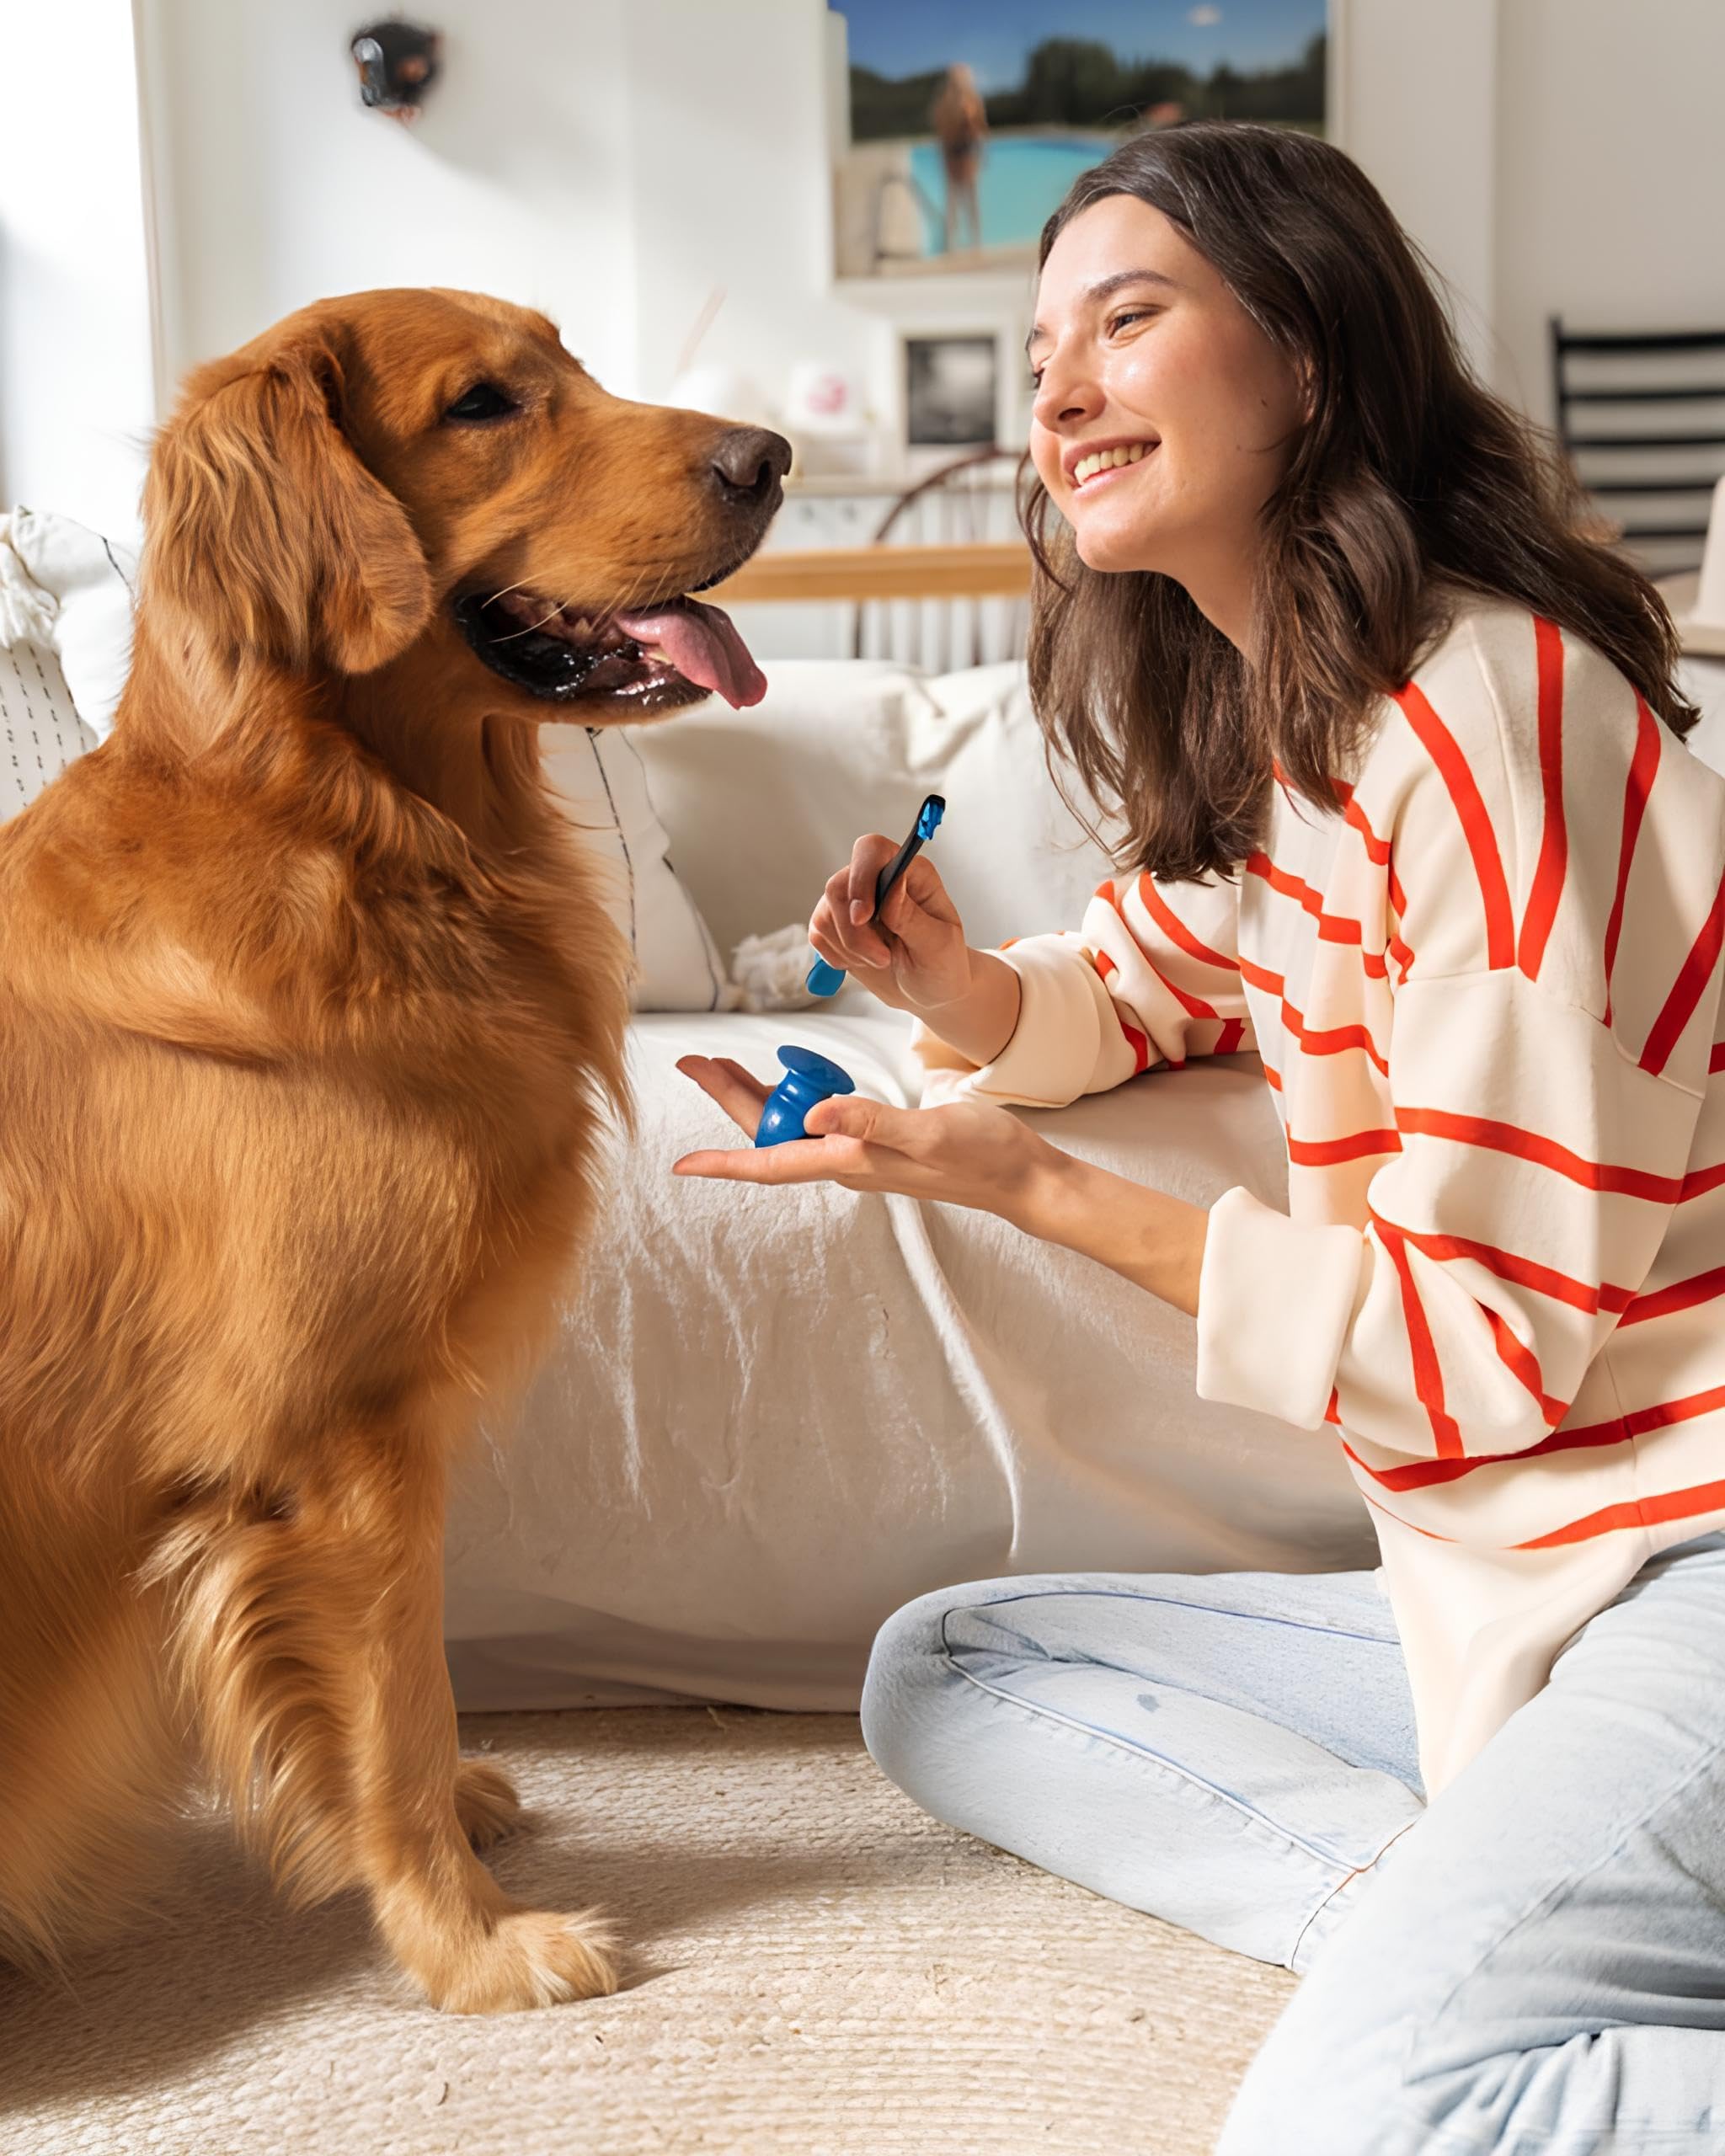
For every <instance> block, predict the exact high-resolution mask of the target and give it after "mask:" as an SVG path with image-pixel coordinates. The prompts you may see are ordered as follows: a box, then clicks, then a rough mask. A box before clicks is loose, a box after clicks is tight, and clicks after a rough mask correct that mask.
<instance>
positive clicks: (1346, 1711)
mask: <svg viewBox="0 0 1725 2156" xmlns="http://www.w3.org/2000/svg"><path fill="white" fill-rule="evenodd" d="M863 1736H864V1737H865V1739H866V1740H867V1742H868V1748H869V1750H870V1752H871V1753H873V1756H874V1758H875V1759H876V1761H877V1762H878V1763H879V1765H880V1766H881V1768H882V1769H884V1772H885V1773H886V1774H889V1776H890V1777H891V1778H892V1780H894V1781H895V1782H897V1783H898V1784H899V1785H900V1787H901V1788H902V1789H904V1790H906V1791H907V1792H908V1793H909V1795H911V1796H913V1797H915V1798H916V1801H917V1802H918V1803H919V1804H921V1805H922V1806H924V1808H925V1809H926V1810H927V1811H929V1812H933V1813H934V1814H935V1816H936V1817H938V1818H941V1819H944V1820H946V1821H947V1822H948V1823H950V1824H951V1825H953V1826H955V1827H960V1828H964V1829H965V1830H966V1831H967V1832H969V1833H974V1834H978V1835H980V1836H981V1837H982V1838H984V1839H985V1840H987V1841H990V1842H992V1843H994V1844H996V1845H997V1846H998V1847H999V1848H1001V1849H1010V1850H1012V1852H1013V1854H1016V1855H1018V1856H1022V1857H1026V1858H1028V1859H1029V1860H1030V1861H1031V1862H1032V1863H1033V1864H1039V1865H1042V1866H1043V1867H1044V1870H1049V1871H1055V1872H1058V1873H1060V1874H1061V1875H1062V1876H1065V1877H1066V1878H1069V1879H1073V1880H1076V1881H1078V1883H1079V1884H1080V1885H1081V1886H1085V1887H1091V1888H1092V1889H1093V1891H1094V1892H1097V1893H1099V1894H1106V1895H1107V1896H1108V1897H1109V1898H1110V1899H1112V1900H1114V1901H1118V1902H1124V1903H1127V1904H1128V1905H1129V1906H1130V1907H1131V1908H1137V1909H1144V1910H1146V1911H1148V1912H1150V1913H1152V1914H1155V1915H1156V1916H1160V1917H1165V1918H1167V1919H1169V1920H1170V1921H1171V1922H1172V1923H1175V1924H1183V1925H1184V1926H1186V1927H1187V1929H1189V1930H1193V1931H1196V1932H1198V1933H1199V1934H1201V1935H1203V1936H1204V1938H1206V1939H1210V1940H1215V1942H1216V1943H1217V1944H1219V1945H1224V1946H1229V1947H1233V1948H1235V1949H1236V1950H1237V1951H1241V1952H1242V1953H1246V1954H1250V1955H1252V1956H1255V1957H1256V1958H1257V1959H1258V1960H1259V1961H1275V1962H1281V1963H1283V1964H1284V1965H1285V1966H1287V1967H1290V1968H1304V1967H1306V1966H1308V1964H1309V1962H1310V1961H1311V1956H1312V1954H1313V1952H1314V1951H1315V1949H1316V1943H1317V1941H1318V1940H1319V1939H1320V1938H1321V1937H1323V1936H1326V1935H1327V1932H1328V1930H1329V1929H1332V1926H1333V1924H1334V1922H1335V1921H1336V1919H1337V1917H1338V1914H1339V1912H1340V1909H1341V1908H1342V1907H1343V1905H1344V1903H1343V1902H1338V1899H1337V1897H1338V1893H1339V1892H1340V1891H1341V1890H1342V1889H1343V1887H1348V1885H1349V1883H1350V1882H1354V1883H1355V1884H1357V1882H1358V1881H1359V1880H1360V1879H1361V1878H1363V1877H1364V1876H1365V1874H1366V1873H1367V1872H1368V1871H1369V1870H1370V1867H1371V1866H1372V1865H1375V1862H1376V1860H1377V1859H1378V1857H1379V1855H1380V1854H1381V1853H1382V1851H1383V1850H1384V1849H1386V1847H1387V1846H1388V1844H1390V1843H1391V1841H1393V1840H1394V1839H1395V1838H1397V1835H1399V1834H1400V1833H1402V1830H1403V1829H1404V1828H1406V1827H1407V1826H1408V1825H1409V1824H1410V1823H1411V1822H1412V1821H1413V1820H1414V1819H1415V1818H1417V1817H1418V1815H1419V1812H1420V1799H1419V1796H1418V1764H1417V1758H1416V1747H1415V1740H1414V1731H1413V1707H1412V1704H1411V1701H1410V1699H1409V1696H1408V1689H1407V1674H1406V1670H1405V1667H1404V1664H1403V1661H1402V1649H1401V1646H1400V1643H1399V1641H1398V1640H1397V1635H1396V1629H1395V1623H1394V1620H1393V1619H1392V1617H1391V1613H1390V1609H1389V1605H1388V1604H1387V1602H1386V1600H1385V1599H1384V1598H1383V1596H1382V1594H1381V1592H1380V1590H1379V1588H1378V1587H1377V1584H1376V1582H1375V1579H1374V1578H1373V1577H1372V1575H1371V1574H1370V1573H1368V1572H1356V1573H1342V1574H1320V1575H1292V1574H1280V1573H1250V1572H1231V1573H1219V1574H1215V1575H1210V1576H1206V1577H1183V1576H1179V1575H1167V1576H1156V1575H1149V1576H1142V1577H1140V1576H1138V1575H1134V1574H1112V1573H1108V1574H1088V1575H1085V1574H1080V1575H1073V1576H1065V1575H1056V1576H1050V1577H1033V1578H1025V1579H1008V1580H993V1581H985V1582H980V1583H978V1584H976V1585H974V1586H969V1587H959V1588H947V1589H944V1590H943V1591H942V1592H941V1593H937V1594H932V1595H927V1596H925V1597H924V1598H922V1599H921V1601H919V1602H914V1603H911V1604H910V1605H909V1606H908V1607H907V1608H905V1609H901V1610H900V1611H899V1613H898V1614H897V1615H896V1616H895V1617H893V1618H892V1619H891V1620H889V1622H888V1623H887V1625H885V1626H884V1628H883V1630H882V1631H881V1634H880V1636H879V1639H878V1640H877V1641H876V1643H875V1647H874V1652H873V1658H872V1660H871V1662H870V1665H869V1671H868V1683H867V1684H866V1686H865V1689H864V1693H863ZM1351 1898H1352V1897H1351V1896H1350V1897H1344V1902H1345V1901H1347V1900H1351Z"/></svg>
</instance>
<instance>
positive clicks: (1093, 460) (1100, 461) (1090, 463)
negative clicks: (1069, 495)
mask: <svg viewBox="0 0 1725 2156" xmlns="http://www.w3.org/2000/svg"><path fill="white" fill-rule="evenodd" d="M1155 446H1156V445H1155V443H1154V442H1147V441H1135V442H1130V443H1129V444H1128V445H1127V446H1125V447H1124V449H1098V450H1097V451H1094V453H1093V454H1092V455H1091V456H1081V457H1080V458H1079V460H1078V462H1076V464H1075V465H1074V466H1073V467H1072V484H1073V485H1074V486H1075V487H1081V486H1082V485H1083V484H1084V482H1085V481H1086V480H1087V479H1093V478H1095V477H1096V475H1097V472H1113V471H1115V470H1117V469H1118V468H1119V466H1121V465H1122V464H1136V463H1137V462H1138V461H1139V459H1140V457H1141V456H1143V455H1144V453H1145V451H1146V450H1148V449H1153V448H1154V447H1155Z"/></svg>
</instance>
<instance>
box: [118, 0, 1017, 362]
mask: <svg viewBox="0 0 1725 2156" xmlns="http://www.w3.org/2000/svg"><path fill="white" fill-rule="evenodd" d="M139 6H140V12H141V19H142V23H143V25H144V30H143V35H144V40H145V44H146V49H147V61H148V64H149V71H150V79H151V86H152V87H151V91H150V104H151V108H152V122H153V125H152V136H153V139H154V141H155V144H156V159H155V171H156V178H157V186H158V193H159V195H160V198H161V202H162V205H163V216H162V225H163V250H162V252H163V262H162V287H163V290H162V311H163V326H164V360H165V366H166V370H167V372H168V375H169V376H170V378H174V377H177V376H179V374H180V373H182V372H183V371H184V369H185V368H186V367H187V366H190V365H191V364H192V363H193V362H194V361H195V360H200V359H204V358H207V357H209V356H211V355H213V354H216V353H218V352H222V351H225V350H228V349H230V348H231V347H232V346H233V345H235V344H239V343H241V342H243V340H244V339H246V338H248V337H250V336H252V335H254V334H255V333H256V332H257V331H258V330H259V329H261V328H264V327H265V326H266V325H267V324H268V323H270V322H272V321H274V320H275V318H277V317H278V316H280V315H281V314H284V313H286V312H288V311H289V310H290V309H291V308H293V307H299V306H301V305H303V304H304V303H305V302H307V301H309V300H312V299H315V298H318V297H321V296H324V295H326V294H328V293H332V292H341V291H355V290H360V289H363V288H364V287H366V286H371V285H378V284H446V285H455V286H465V287H467V288H471V289H477V290H481V291H490V292H494V293H497V294H498V295H499V296H502V297H504V298H506V299H514V300H519V301H522V302H526V303H529V304H531V305H533V306H537V307H543V308H544V309H545V310H546V311H547V312H548V313H550V314H551V315H552V316H553V318H555V319H556V320H557V321H558V323H560V324H561V326H562V328H563V334H564V338H565V340H566V342H568V343H569V345H570V346H571V348H572V349H573V350H576V351H578V352H579V353H580V354H581V355H582V356H583V357H584V358H585V360H588V362H589V363H590V365H591V366H593V368H594V370H595V372H596V373H597V374H598V375H599V376H601V379H602V380H603V381H605V382H606V383H607V385H608V386H610V387H613V388H615V389H617V390H619V391H621V392H623V393H625V394H629V395H645V396H663V394H664V393H665V390H666V389H667V388H668V387H669V386H670V380H671V376H672V373H673V371H674V368H675V365H676V357H677V355H678V353H679V351H680V350H681V348H682V345H683V343H684V340H685V339H686V335H687V333H688V331H689V329H690V327H691V325H692V323H694V321H695V320H696V318H697V316H698V315H699V313H700V312H701V310H702V307H703V305H704V304H705V302H707V300H708V296H709V294H710V293H711V292H712V291H713V289H714V288H715V287H716V286H717V287H719V288H722V289H723V291H724V295H725V297H724V304H723V306H722V307H721V309H720V311H719V312H718V317H717V318H716V320H715V322H714V323H713V328H712V329H711V331H710V332H709V334H708V337H707V339H706V341H705V342H704V343H703V344H702V350H701V357H702V360H713V361H718V362H721V363H729V364H730V365H732V366H737V367H740V368H741V369H742V370H743V371H745V373H747V374H749V375H750V376H754V377H755V378H756V381H757V382H758V383H759V385H760V387H761V390H762V392H764V394H765V395H766V398H767V399H768V401H769V402H773V401H776V399H777V396H778V394H779V393H780V392H781V391H782V387H783V385H784V382H785V378H786V376H787V375H788V371H789V370H790V367H791V366H792V365H793V363H794V362H795V361H796V360H799V359H812V360H823V361H825V362H827V363H829V364H836V365H839V366H848V367H851V368H853V369H855V370H857V371H859V372H860V373H861V374H862V375H863V377H864V379H865V380H867V379H868V378H869V377H870V376H875V377H877V378H884V369H885V367H886V366H887V364H888V357H889V351H890V346H891V339H892V334H893V326H894V323H895V322H896V321H897V320H901V319H906V320H907V319H912V318H929V319H933V320H938V321H941V322H945V321H946V320H948V318H949V317H950V316H951V315H952V312H953V301H952V300H951V298H950V297H949V296H947V295H945V294H943V293H942V292H940V291H934V292H932V293H930V292H927V291H920V290H918V291H910V292H905V291H901V290H900V291H883V292H882V293H881V294H880V295H879V296H876V297H874V298H873V299H872V300H871V301H869V302H867V303H865V304H862V305H852V304H849V303H847V302H845V301H842V300H841V299H839V298H836V297H835V296H834V294H833V293H832V291H831V290H830V201H829V184H828V180H827V177H826V174H827V168H828V151H827V130H828V125H829V106H830V96H829V91H828V81H829V72H830V70H829V58H828V31H827V24H826V13H827V10H826V6H825V0H444V4H441V5H435V4H428V5H427V7H426V8H425V10H424V14H425V19H426V20H428V21H430V22H435V24H437V25H438V27H440V28H441V29H442V31H443V33H444V55H443V59H444V74H443V77H442V79H441V81H440V82H439V83H437V84H436V85H435V88H434V89H433V91H432V93H430V96H429V97H428V98H427V99H426V104H425V113H424V116H423V117H422V119H421V120H419V122H418V123H417V124H416V125H414V126H413V127H411V128H409V127H403V126H400V125H397V124H395V123H393V122H392V121H390V120H385V119H383V118H382V117H381V116H380V115H377V114H375V113H367V112H366V111H364V110H363V109H361V108H360V104H359V99H358V88H357V83H356V81H355V76H354V72H353V69H352V67H351V64H350V61H348V59H347V57H346V45H347V40H348V38H349V36H350V35H351V34H352V31H353V29H354V28H355V24H356V23H357V22H358V21H359V20H360V18H361V16H362V15H363V13H364V10H363V8H358V9H356V8H355V5H354V0H294V4H293V5H291V6H288V5H286V4H283V0H139ZM1027 287H1028V280H1026V279H1023V278H1022V277H1015V278H1011V279H1007V280H1001V279H999V278H978V279H976V280H975V282H974V284H973V285H971V286H968V287H967V291H966V295H965V296H964V299H963V300H962V301H961V302H959V314H960V316H961V317H962V318H964V319H966V320H972V319H975V315H976V312H978V311H979V310H980V312H981V313H982V315H983V316H984V317H985V318H990V317H991V316H992V315H993V314H994V312H996V311H997V310H998V309H999V308H1001V307H1002V306H1005V307H1008V308H1010V307H1012V305H1013V304H1014V303H1015V302H1018V301H1020V300H1021V299H1022V297H1023V294H1024V291H1026V289H1027Z"/></svg>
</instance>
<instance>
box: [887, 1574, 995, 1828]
mask: <svg viewBox="0 0 1725 2156" xmlns="http://www.w3.org/2000/svg"><path fill="white" fill-rule="evenodd" d="M986 1592H987V1590H986V1588H985V1586H977V1585H975V1584H971V1585H969V1586H964V1587H949V1588H939V1589H938V1590H937V1592H936V1593H932V1594H925V1595H921V1596H920V1597H919V1598H917V1599H916V1601H915V1602H907V1603H906V1604H905V1606H904V1607H903V1609H897V1610H895V1611H894V1613H893V1614H892V1615H891V1616H890V1617H889V1618H888V1620H886V1622H885V1624H884V1625H882V1626H881V1628H880V1630H879V1633H878V1634H877V1635H876V1636H875V1641H874V1645H873V1648H872V1649H871V1651H870V1653H869V1657H868V1675H867V1676H866V1677H865V1678H864V1679H863V1742H864V1743H865V1744H866V1745H867V1746H868V1752H869V1756H870V1757H871V1758H873V1761H874V1763H875V1764H876V1765H877V1766H878V1767H879V1769H880V1770H881V1772H882V1773H883V1774H885V1775H886V1776H887V1777H888V1779H889V1780H891V1781H895V1782H896V1783H897V1784H898V1785H899V1787H900V1789H902V1790H905V1793H906V1794H907V1795H908V1796H913V1797H915V1798H916V1801H917V1802H918V1803H919V1804H921V1805H922V1806H925V1808H926V1809H927V1810H929V1811H933V1812H938V1811H939V1810H940V1808H941V1806H940V1801H939V1796H940V1785H941V1782H942V1779H943V1777H942V1774H941V1763H942V1762H943V1760H946V1761H950V1759H951V1758H952V1757H953V1753H954V1751H955V1748H956V1747H957V1746H958V1745H959V1743H960V1742H962V1740H961V1739H960V1738H959V1737H958V1736H957V1735H956V1733H955V1732H954V1731H953V1721H954V1720H955V1706H956V1700H955V1695H956V1694H959V1693H961V1692H963V1691H964V1690H965V1689H967V1688H966V1687H965V1686H964V1679H963V1678H961V1677H960V1676H959V1673H958V1672H957V1671H956V1670H955V1669H954V1668H953V1663H952V1659H951V1657H950V1655H949V1653H948V1646H947V1637H946V1621H947V1619H948V1616H949V1615H950V1614H951V1613H952V1612H953V1610H955V1609H966V1608H969V1607H971V1606H974V1604H975V1603H977V1602H978V1601H980V1600H981V1599H982V1598H984V1597H985V1594H986Z"/></svg>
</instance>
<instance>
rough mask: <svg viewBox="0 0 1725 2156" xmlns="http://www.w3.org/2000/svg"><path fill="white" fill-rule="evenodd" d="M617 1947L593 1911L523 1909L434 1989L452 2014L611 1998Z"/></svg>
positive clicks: (446, 1973) (499, 1925) (505, 2011)
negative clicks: (567, 1912) (565, 1913)
mask: <svg viewBox="0 0 1725 2156" xmlns="http://www.w3.org/2000/svg"><path fill="white" fill-rule="evenodd" d="M615 1945H616V1942H615V1940H614V1939H613V1937H612V1935H611V1930H610V1929H609V1927H608V1926H607V1925H606V1924H602V1923H601V1922H600V1921H599V1920H598V1919H596V1918H595V1917H594V1916H592V1915H591V1914H587V1915H584V1916H562V1915H557V1914H554V1913H552V1912H551V1911H549V1910H545V1909H518V1910H516V1911H515V1912H514V1913H512V1914H510V1915H509V1916H505V1917H500V1918H499V1919H498V1920H497V1923H496V1924H495V1925H494V1927H493V1928H492V1929H491V1931H490V1932H489V1935H488V1936H487V1938H486V1940H485V1941H484V1944H483V1945H482V1946H479V1947H477V1948H473V1949H471V1950H469V1951H467V1952H466V1953H464V1954H463V1955H462V1956H461V1958H460V1960H459V1961H458V1962H457V1963H454V1964H452V1965H451V1966H449V1967H446V1970H445V1971H444V1972H441V1981H439V1982H437V1983H434V1984H432V1985H430V1986H429V1987H428V1988H429V1989H430V1993H431V2003H432V2004H433V2005H434V2006H441V2007H442V2008H443V2009H444V2010H445V2011H446V2013H450V2014H514V2013H517V2012H519V2011H520V2010H521V2009H522V2008H523V2007H528V2006H557V2005H559V2004H562V2003H563V2001H564V2000H565V1999H601V1998H604V1997H606V1996H608V1995H609V1994H610V1993H611V1992H614V1991H615V1990H616V1989H617V1964H616V1961H614V1959H613V1958H612V1957H613V1953H614V1950H615Z"/></svg>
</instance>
